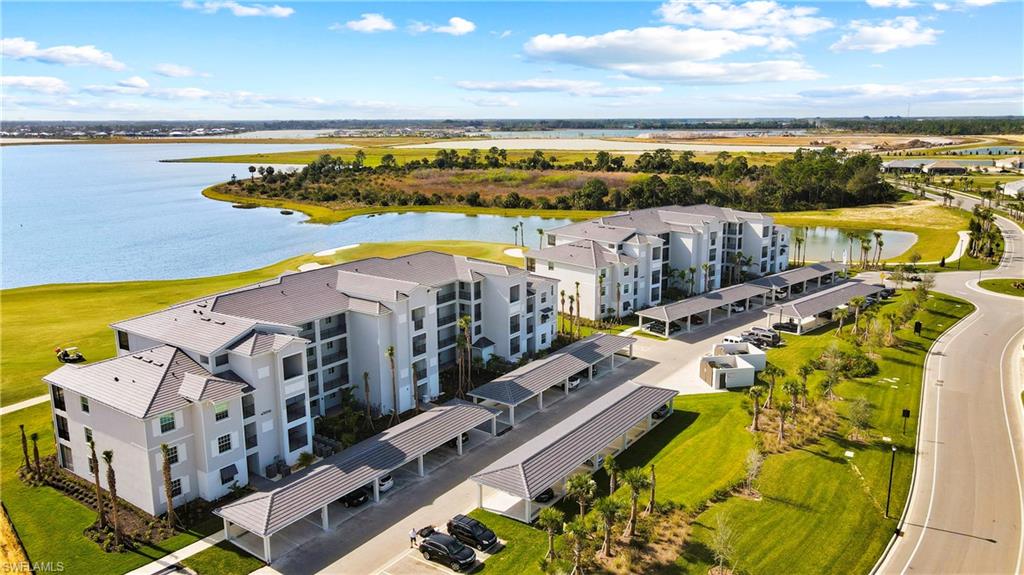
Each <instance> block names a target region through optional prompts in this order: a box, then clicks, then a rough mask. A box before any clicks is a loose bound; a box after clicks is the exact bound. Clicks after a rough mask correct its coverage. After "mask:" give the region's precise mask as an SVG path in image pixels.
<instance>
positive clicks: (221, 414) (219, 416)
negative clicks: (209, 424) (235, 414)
mask: <svg viewBox="0 0 1024 575" xmlns="http://www.w3.org/2000/svg"><path fill="white" fill-rule="evenodd" d="M228 405H229V404H227V403H218V404H217V405H215V406H213V419H214V421H223V420H225V419H227V418H228V417H230V415H231V413H229V412H228Z"/></svg>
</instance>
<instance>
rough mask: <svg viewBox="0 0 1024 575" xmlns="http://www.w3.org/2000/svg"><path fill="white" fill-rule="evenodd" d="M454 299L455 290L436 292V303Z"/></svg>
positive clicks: (439, 303)
mask: <svg viewBox="0 0 1024 575" xmlns="http://www.w3.org/2000/svg"><path fill="white" fill-rule="evenodd" d="M450 301H455V292H453V291H450V292H438V294H437V305H441V304H443V303H448V302H450Z"/></svg>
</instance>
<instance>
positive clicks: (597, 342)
mask: <svg viewBox="0 0 1024 575" xmlns="http://www.w3.org/2000/svg"><path fill="white" fill-rule="evenodd" d="M635 341H636V339H635V338H632V337H625V336H621V335H610V334H607V333H596V334H594V335H591V336H590V337H587V338H584V339H581V340H580V341H577V342H575V343H572V344H570V345H567V346H565V347H563V348H562V349H560V350H558V351H556V352H554V353H552V354H551V355H548V356H547V357H544V358H541V359H538V360H534V361H531V362H530V363H528V364H526V365H524V366H522V367H520V368H517V369H515V370H513V371H510V372H509V373H506V374H505V375H503V376H501V377H499V378H497V379H495V380H493V381H491V382H489V383H485V384H484V385H481V386H480V387H478V388H476V389H473V390H472V391H470V392H469V393H468V395H470V396H471V397H476V398H480V399H487V400H491V401H496V402H498V403H501V404H504V405H519V404H520V403H522V402H524V401H526V400H528V399H530V398H532V397H534V396H536V395H537V394H538V393H541V392H543V391H544V390H546V389H548V388H550V387H551V386H553V385H557V384H558V383H560V382H562V381H565V379H566V378H568V377H570V376H572V375H574V374H576V373H579V372H580V371H583V370H584V369H587V368H588V367H590V366H591V365H592V364H594V363H597V362H598V361H601V360H602V359H604V358H606V357H608V356H610V355H612V354H613V353H615V352H617V351H619V350H620V349H622V348H624V347H627V346H629V345H630V344H632V343H633V342H635Z"/></svg>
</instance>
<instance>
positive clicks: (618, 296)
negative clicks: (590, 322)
mask: <svg viewBox="0 0 1024 575" xmlns="http://www.w3.org/2000/svg"><path fill="white" fill-rule="evenodd" d="M620 319H622V284H621V283H619V281H618V280H615V321H619V320H620Z"/></svg>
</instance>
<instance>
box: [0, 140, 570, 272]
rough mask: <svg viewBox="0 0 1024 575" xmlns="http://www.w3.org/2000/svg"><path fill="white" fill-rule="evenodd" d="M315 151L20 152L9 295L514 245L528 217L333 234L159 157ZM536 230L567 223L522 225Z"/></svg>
mask: <svg viewBox="0 0 1024 575" xmlns="http://www.w3.org/2000/svg"><path fill="white" fill-rule="evenodd" d="M321 147H323V146H322V145H321V146H316V145H308V146H305V145H301V146H300V145H283V144H278V145H263V144H149V145H131V144H128V145H66V146H65V145H53V146H15V147H5V148H2V149H0V162H2V169H3V174H2V191H3V205H2V216H3V221H2V236H0V237H2V243H3V246H2V253H3V262H2V278H0V280H2V281H0V286H2V287H3V288H11V287H19V286H26V285H35V284H45V283H58V282H84V281H117V280H130V279H168V278H182V277H197V276H206V275H213V274H222V273H229V272H233V271H240V270H246V269H251V268H255V267H259V266H263V265H267V264H270V263H273V262H276V261H280V260H282V259H285V258H288V257H291V256H295V255H298V254H301V253H310V252H316V251H320V250H324V249H328V248H335V247H339V246H343V245H348V244H353V243H359V242H371V241H392V240H424V239H465V240H485V241H500V242H507V243H511V240H512V229H511V228H512V225H513V224H514V223H516V222H518V221H519V220H520V218H505V217H500V216H476V217H473V216H463V215H460V214H443V213H436V214H425V213H409V214H385V215H380V216H376V217H372V218H370V217H358V218H352V219H350V220H348V221H346V222H343V223H340V224H335V225H331V226H322V225H310V224H302V223H300V222H301V221H302V220H303V219H305V216H303V215H302V214H294V215H291V216H284V215H281V214H280V212H279V211H278V210H276V209H263V208H258V209H251V210H239V209H235V208H232V207H231V205H230V204H228V203H226V202H217V201H213V200H209V199H206V198H204V197H203V196H202V194H201V193H200V192H201V191H202V190H203V188H205V187H206V186H209V185H211V184H214V183H217V182H219V181H224V180H227V179H228V178H230V177H231V175H232V174H237V175H238V176H239V177H244V176H245V175H247V174H248V171H247V169H246V168H247V166H242V165H233V164H172V163H160V162H159V160H161V159H168V158H187V157H192V156H200V155H203V156H208V155H226V154H239V153H245V152H256V153H268V152H275V151H285V150H296V149H317V148H321ZM521 220H522V221H523V223H524V224H525V225H526V229H527V231H526V240H527V244H528V245H533V244H535V243H536V239H537V233H536V232H535V231H534V229H535V228H538V227H541V228H550V227H555V226H559V225H564V224H566V223H568V220H557V219H544V218H521Z"/></svg>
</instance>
